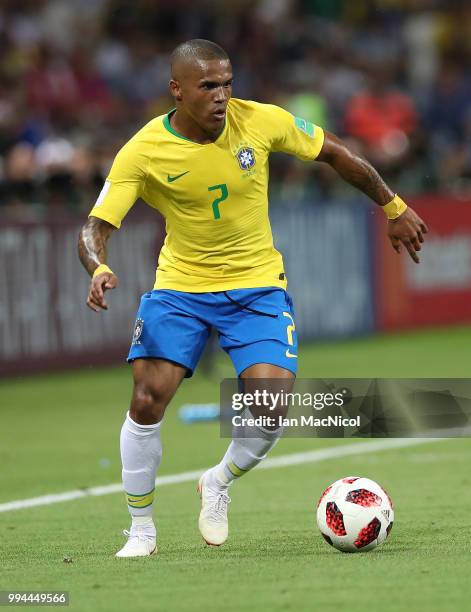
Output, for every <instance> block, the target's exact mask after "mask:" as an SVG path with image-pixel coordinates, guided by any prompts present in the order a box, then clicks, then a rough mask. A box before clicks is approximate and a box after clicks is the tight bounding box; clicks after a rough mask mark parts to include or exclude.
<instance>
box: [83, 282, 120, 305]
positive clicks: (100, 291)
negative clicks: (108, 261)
mask: <svg viewBox="0 0 471 612" xmlns="http://www.w3.org/2000/svg"><path fill="white" fill-rule="evenodd" d="M117 286H118V277H117V276H116V274H113V273H110V272H102V273H101V274H98V275H97V276H95V278H92V280H91V282H90V288H89V290H88V297H87V306H88V307H89V308H91V309H92V310H94V311H95V312H100V310H108V304H107V303H106V300H105V291H108V290H109V289H114V288H115V287H117Z"/></svg>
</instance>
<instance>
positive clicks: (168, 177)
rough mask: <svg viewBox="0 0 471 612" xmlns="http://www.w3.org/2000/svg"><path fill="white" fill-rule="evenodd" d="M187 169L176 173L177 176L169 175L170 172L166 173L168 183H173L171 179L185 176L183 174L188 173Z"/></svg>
mask: <svg viewBox="0 0 471 612" xmlns="http://www.w3.org/2000/svg"><path fill="white" fill-rule="evenodd" d="M188 172H189V170H187V171H186V172H182V173H181V174H177V176H170V174H167V181H168V182H169V183H173V181H176V180H177V179H179V178H181V177H182V176H185V174H188Z"/></svg>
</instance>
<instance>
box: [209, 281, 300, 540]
mask: <svg viewBox="0 0 471 612" xmlns="http://www.w3.org/2000/svg"><path fill="white" fill-rule="evenodd" d="M228 293H229V297H230V298H231V300H232V301H233V303H232V304H231V305H229V306H227V308H226V310H227V312H225V311H224V307H222V308H221V310H222V312H223V313H224V315H225V316H224V318H223V319H222V320H221V321H220V325H219V326H218V329H219V331H220V334H221V338H220V340H221V346H222V347H223V348H224V349H225V350H226V351H227V352H228V353H229V355H230V357H231V359H232V361H233V363H234V366H235V369H236V372H237V374H238V376H239V377H240V378H241V379H242V380H243V381H244V391H250V390H251V389H254V388H258V389H260V390H263V388H266V389H267V391H270V387H273V386H274V387H276V388H275V389H273V388H272V389H271V390H274V391H279V390H280V389H283V390H284V391H285V392H289V391H291V389H292V386H293V384H294V379H295V374H296V368H297V339H296V333H295V324H294V311H293V307H292V301H291V298H290V297H289V295H288V294H287V293H286V292H285V291H283V290H273V289H254V290H236V291H229V292H228ZM237 304H239V310H238V311H237V310H234V311H232V312H231V308H233V309H237ZM244 304H247V305H249V309H241V308H240V305H244ZM281 433H282V428H281V427H273V428H265V427H259V426H255V425H254V426H245V427H244V429H243V430H241V429H240V428H237V430H236V428H234V435H233V439H232V441H231V443H230V444H229V447H228V449H227V451H226V453H225V455H224V457H223V458H222V460H221V461H220V463H219V464H218V465H216V466H214V467H213V468H211V469H210V470H208V471H207V472H205V474H203V476H202V478H201V480H200V485H199V488H200V491H201V496H202V511H201V515H200V521H199V527H200V531H201V533H202V535H203V538H204V539H205V540H206V542H208V543H210V544H214V545H219V544H222V543H223V542H224V541H225V539H226V538H227V534H228V527H227V504H228V503H229V501H230V500H229V497H228V495H227V491H228V488H229V486H230V485H231V483H232V482H233V481H234V480H236V479H238V478H240V477H241V476H243V475H244V474H246V473H247V472H249V471H250V470H251V469H253V468H254V467H255V466H256V465H258V464H259V463H260V462H261V461H262V460H263V459H264V458H265V457H266V455H267V453H268V452H269V451H270V450H271V449H272V448H273V447H274V446H275V444H276V443H277V442H278V440H279V438H280V436H281Z"/></svg>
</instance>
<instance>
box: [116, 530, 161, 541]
mask: <svg viewBox="0 0 471 612" xmlns="http://www.w3.org/2000/svg"><path fill="white" fill-rule="evenodd" d="M123 534H124V535H125V536H126V537H127V538H137V539H138V540H140V541H142V542H147V541H152V540H154V539H155V536H153V535H151V534H150V533H143V532H142V531H138V532H136V531H134V532H132V533H131V531H130V530H129V529H123Z"/></svg>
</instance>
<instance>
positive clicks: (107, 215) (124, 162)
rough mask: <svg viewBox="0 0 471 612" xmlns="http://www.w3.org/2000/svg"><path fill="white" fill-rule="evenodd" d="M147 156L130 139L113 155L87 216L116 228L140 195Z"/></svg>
mask: <svg viewBox="0 0 471 612" xmlns="http://www.w3.org/2000/svg"><path fill="white" fill-rule="evenodd" d="M147 166H148V159H147V157H146V156H145V155H144V154H143V152H142V147H140V146H139V143H138V142H135V141H134V140H133V139H131V140H130V141H129V142H127V143H126V144H125V145H124V147H123V148H122V149H121V150H120V151H119V152H118V154H117V155H116V157H115V159H114V162H113V165H112V167H111V170H110V173H109V174H108V177H107V178H106V181H105V184H104V186H103V189H102V190H101V192H100V195H99V196H98V199H97V201H96V202H95V205H94V206H93V208H92V210H91V211H90V214H89V217H98V218H99V219H103V220H104V221H108V223H111V225H114V226H115V227H117V228H119V227H121V221H122V220H123V219H124V217H125V216H126V215H127V213H128V212H129V210H130V208H131V207H132V206H133V205H134V203H135V202H136V200H137V199H138V198H139V197H141V194H142V191H143V189H144V183H145V179H146V172H147Z"/></svg>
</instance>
